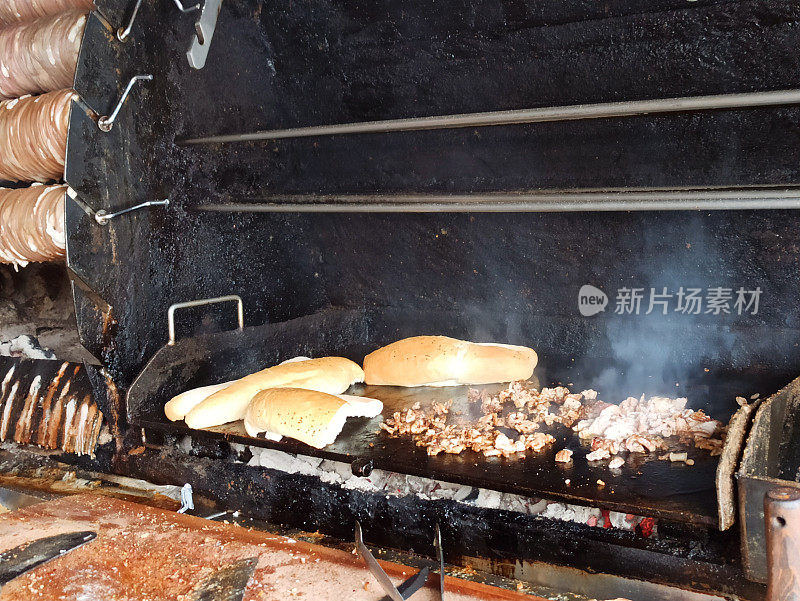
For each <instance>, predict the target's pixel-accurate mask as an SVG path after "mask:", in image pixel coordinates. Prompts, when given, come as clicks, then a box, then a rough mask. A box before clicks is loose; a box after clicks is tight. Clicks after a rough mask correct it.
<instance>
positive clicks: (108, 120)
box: [97, 75, 153, 132]
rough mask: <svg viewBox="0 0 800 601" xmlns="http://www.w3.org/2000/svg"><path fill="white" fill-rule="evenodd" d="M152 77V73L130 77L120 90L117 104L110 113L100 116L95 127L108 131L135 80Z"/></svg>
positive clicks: (144, 79)
mask: <svg viewBox="0 0 800 601" xmlns="http://www.w3.org/2000/svg"><path fill="white" fill-rule="evenodd" d="M152 79H153V76H152V75H134V76H133V77H131V79H130V81H129V82H128V85H127V86H125V90H124V91H123V92H122V96H120V98H119V101H118V102H117V106H115V107H114V110H113V111H112V113H111V115H109V116H107V117H105V116H104V117H100V118H99V119H98V120H97V127H99V128H100V129H101V130H102V131H105V132H109V131H111V128H112V127H113V126H114V121H116V120H117V115H119V111H120V109H122V105H123V104H124V103H125V99H126V98H127V97H128V94H130V93H131V89H133V86H134V85H135V84H136V82H137V81H150V80H152Z"/></svg>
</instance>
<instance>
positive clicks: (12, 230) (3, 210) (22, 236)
mask: <svg viewBox="0 0 800 601" xmlns="http://www.w3.org/2000/svg"><path fill="white" fill-rule="evenodd" d="M66 190H67V186H66V185H55V186H43V185H41V184H33V185H32V186H31V187H29V188H19V189H16V190H14V189H8V188H0V263H11V264H13V265H16V266H18V267H24V266H25V265H27V264H28V263H33V262H37V261H53V260H55V259H60V258H62V257H63V256H64V248H65V238H64V196H65V194H66Z"/></svg>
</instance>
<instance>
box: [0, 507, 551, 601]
mask: <svg viewBox="0 0 800 601" xmlns="http://www.w3.org/2000/svg"><path fill="white" fill-rule="evenodd" d="M76 530H95V531H97V532H98V536H97V539H96V540H94V541H92V542H91V543H89V544H86V545H84V546H83V547H80V548H78V549H75V550H74V551H71V552H69V553H67V554H66V555H64V556H62V557H59V558H57V559H55V560H53V561H51V562H49V563H47V564H44V565H42V566H40V567H38V568H36V569H35V570H32V571H30V572H28V573H26V574H24V575H22V576H20V577H18V578H16V579H15V580H13V581H12V582H11V583H9V584H8V585H6V586H5V587H3V589H2V591H0V600H3V601H11V600H26V601H27V600H30V599H59V600H64V601H70V600H78V599H114V600H115V601H127V600H130V601H134V600H135V601H144V600H150V601H157V600H161V599H163V600H167V599H169V600H174V599H181V598H183V597H182V595H186V594H187V593H189V592H190V591H192V589H193V588H194V587H195V586H196V585H197V584H198V583H199V582H200V581H202V580H203V579H204V578H206V577H208V576H210V575H212V574H214V573H215V572H216V571H217V570H219V569H221V568H224V567H226V566H228V565H230V564H232V563H233V562H235V561H237V560H240V559H246V558H249V557H258V558H259V559H258V566H257V568H256V571H255V573H254V575H253V577H252V578H251V580H250V583H249V584H248V587H247V590H246V592H245V596H244V600H245V601H256V600H258V601H269V600H276V601H277V600H285V599H292V598H295V597H296V598H298V599H302V598H305V599H318V600H324V599H337V600H343V599H348V600H354V601H358V600H364V601H368V600H369V601H373V600H377V599H381V598H382V597H383V592H382V591H381V589H380V587H379V586H378V584H377V582H376V581H375V579H374V578H373V577H372V575H371V574H370V573H369V572H368V571H367V569H366V567H364V565H363V563H362V562H361V560H360V558H358V557H357V556H355V555H353V554H351V553H347V552H345V551H341V550H337V549H330V548H327V547H322V546H319V545H314V544H310V543H306V542H303V541H295V540H293V539H290V538H287V537H284V536H279V535H275V534H269V533H265V532H261V531H255V530H249V529H246V528H243V527H240V526H235V525H230V524H223V523H218V522H211V521H208V520H204V519H202V518H198V517H194V516H187V515H183V514H178V513H174V512H169V511H163V510H161V509H156V508H153V507H148V506H145V505H139V504H136V503H130V502H126V501H120V500H118V499H112V498H108V497H101V496H96V495H77V496H72V497H64V498H61V499H57V500H54V501H48V502H44V503H41V504H38V505H35V506H32V507H29V508H27V509H23V510H20V511H16V512H12V513H8V514H4V515H2V516H0V550H8V549H10V548H13V547H15V546H17V545H21V544H23V543H25V542H29V541H32V540H35V539H37V538H41V537H44V536H50V535H53V534H58V533H62V532H70V531H76ZM381 564H382V565H383V568H384V569H385V570H386V572H387V573H388V574H389V575H390V576H391V577H392V579H393V580H394V581H395V583H396V584H399V583H400V582H402V581H403V580H404V578H405V577H408V576H410V575H411V573H412V570H410V569H409V568H407V567H405V566H402V565H399V564H394V563H389V562H381ZM437 587H438V581H437V579H436V577H435V576H434V577H432V578H430V579H429V586H428V587H426V588H424V589H422V590H421V591H419V592H418V593H416V594H415V596H414V599H415V601H426V600H427V601H433V600H435V599H438V598H439V595H438V590H437ZM446 587H447V599H448V601H471V600H477V599H487V600H489V599H491V600H515V599H519V600H522V599H526V600H528V601H530V600H531V599H537V598H536V597H531V596H528V595H525V594H522V593H517V592H513V591H507V590H504V589H500V588H494V587H490V586H486V585H482V584H477V583H473V582H469V581H464V580H460V579H456V578H451V577H447V578H446Z"/></svg>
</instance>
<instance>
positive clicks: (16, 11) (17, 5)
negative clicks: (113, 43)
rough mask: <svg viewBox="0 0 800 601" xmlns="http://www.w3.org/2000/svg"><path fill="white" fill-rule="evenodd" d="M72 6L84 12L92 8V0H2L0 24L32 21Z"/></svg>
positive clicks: (61, 11)
mask: <svg viewBox="0 0 800 601" xmlns="http://www.w3.org/2000/svg"><path fill="white" fill-rule="evenodd" d="M73 8H77V9H80V10H82V11H84V12H85V11H90V10H92V9H94V4H93V2H92V0H3V1H2V2H0V25H8V24H9V23H19V22H20V21H32V20H33V19H38V18H39V17H46V16H48V15H57V14H59V13H63V12H64V11H66V10H71V9H73Z"/></svg>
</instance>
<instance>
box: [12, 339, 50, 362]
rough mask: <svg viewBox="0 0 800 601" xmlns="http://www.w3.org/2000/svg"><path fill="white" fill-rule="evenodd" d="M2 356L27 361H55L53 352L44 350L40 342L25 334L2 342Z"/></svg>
mask: <svg viewBox="0 0 800 601" xmlns="http://www.w3.org/2000/svg"><path fill="white" fill-rule="evenodd" d="M0 356H3V357H23V358H25V359H55V358H56V355H55V353H54V352H53V351H50V350H48V349H44V348H42V347H41V346H40V345H39V341H38V340H37V339H36V338H35V337H33V336H30V335H28V334H23V335H21V336H17V337H16V338H12V339H11V340H0Z"/></svg>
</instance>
